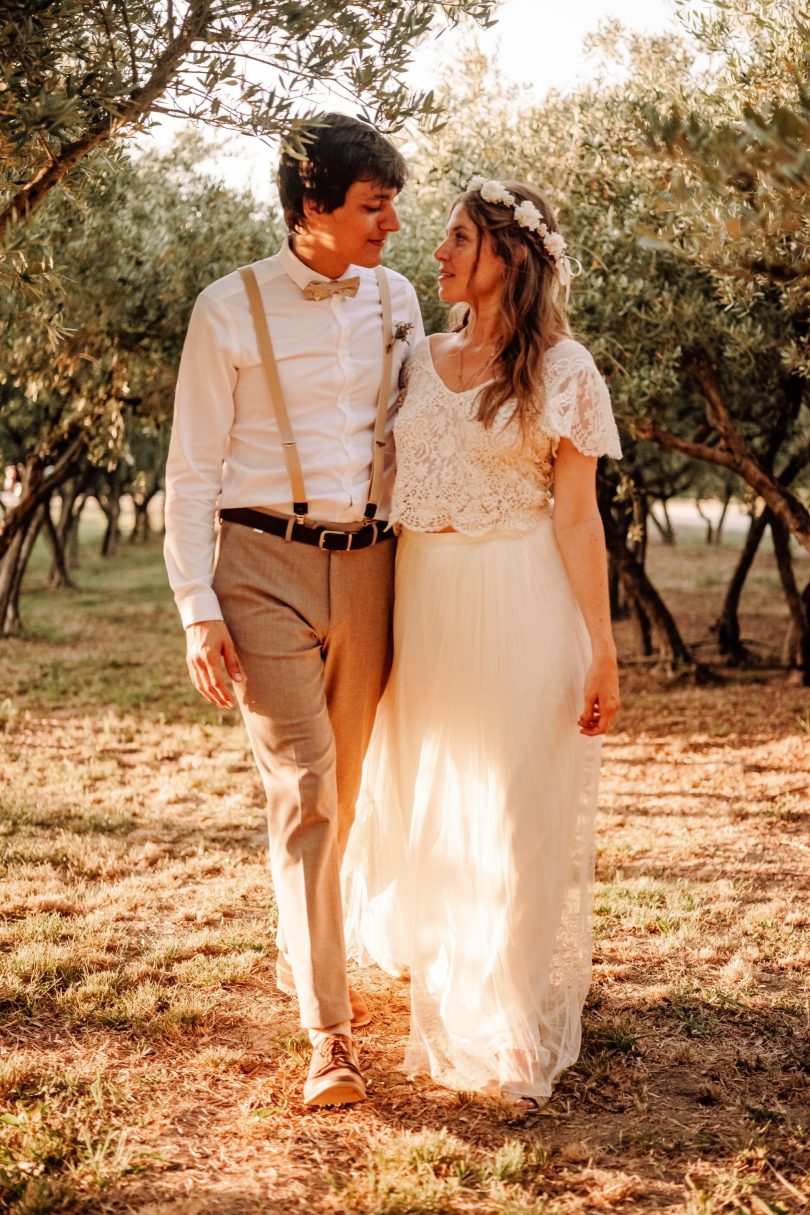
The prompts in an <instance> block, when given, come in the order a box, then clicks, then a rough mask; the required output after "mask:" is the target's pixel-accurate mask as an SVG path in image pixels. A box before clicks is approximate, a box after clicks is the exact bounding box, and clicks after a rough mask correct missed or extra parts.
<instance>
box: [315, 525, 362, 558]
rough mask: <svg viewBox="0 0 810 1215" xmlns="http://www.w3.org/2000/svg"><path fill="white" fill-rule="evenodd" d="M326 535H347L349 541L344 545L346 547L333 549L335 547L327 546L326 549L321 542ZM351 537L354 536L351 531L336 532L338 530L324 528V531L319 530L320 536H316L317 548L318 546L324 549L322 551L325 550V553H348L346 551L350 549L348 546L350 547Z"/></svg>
mask: <svg viewBox="0 0 810 1215" xmlns="http://www.w3.org/2000/svg"><path fill="white" fill-rule="evenodd" d="M326 536H347V537H348V541H349V543H348V544H347V545H346V547H345V548H343V549H340V548H337V549H335V548H327V549H324V543H323V542H324V538H325V537H326ZM353 537H354V533H353V532H338V531H334V530H332V531H329V530H325V531H322V532H321V534H320V536H319V537H318V548H320V549H324V552H327V553H348V551H349V550H350V548H351V547H352V539H353Z"/></svg>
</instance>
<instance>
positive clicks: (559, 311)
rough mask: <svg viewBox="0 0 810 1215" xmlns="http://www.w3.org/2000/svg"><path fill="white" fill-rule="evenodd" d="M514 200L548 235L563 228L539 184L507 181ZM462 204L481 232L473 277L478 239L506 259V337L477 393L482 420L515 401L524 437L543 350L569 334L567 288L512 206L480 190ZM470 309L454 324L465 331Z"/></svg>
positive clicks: (538, 395)
mask: <svg viewBox="0 0 810 1215" xmlns="http://www.w3.org/2000/svg"><path fill="white" fill-rule="evenodd" d="M501 184H502V185H504V186H505V187H506V189H507V190H508V191H509V193H510V194H513V195H514V197H515V202H516V204H519V203H522V202H526V201H528V202H531V203H533V204H534V205H535V207H537V209H538V211H539V212H540V215H541V216H542V219H543V222H544V223H545V225H546V227H547V228H548V230H549V231H550V232H559V228H558V226H557V220H556V217H555V215H554V211H553V210H552V208H551V204H550V203H549V202H548V199H546V198H545V196H544V195H543V194H541V193H540V191H539V190H537V189H536V188H535V187H534V186H530V185H528V184H527V183H526V182H523V181H503V182H501ZM459 203H460V204H461V205H462V206H463V207H464V210H465V211H466V212H467V214H468V215H469V217H470V219H471V221H472V223H473V224H474V226H475V227H476V228H477V230H478V247H477V250H476V255H475V261H474V263H473V269H472V274H471V277H473V276H474V275H475V272H476V270H477V269H478V262H479V258H480V256H481V244H482V242H483V241H485V240H488V241H489V242H490V246H491V249H492V252H493V253H494V254H495V255H496V257H498V258H500V260H501V261H502V262H503V264H504V286H503V297H502V311H503V320H504V330H505V335H506V341H505V343H504V346H503V347H502V349H501V354H500V358H499V359H498V362H497V364H496V367H495V374H494V376H493V378H492V380H491V381H490V383H489V384H486V385H484V387H483V388H482V389H481V392H480V395H479V398H478V414H477V419H478V421H479V422H483V424H484V426H485V427H490V426H491V425H492V423H493V422H494V420H495V417H496V415H497V413H498V410H499V409H500V408H501V406H502V405H505V404H506V402H507V401H510V400H512V399H513V398H514V401H515V408H514V410H513V411H512V413H511V415H510V417H509V421H514V420H516V421H517V422H518V424H519V426H520V430H521V434H523V435H525V434H526V433H527V431H528V428H529V425H530V423H531V421H532V419H534V418H536V417H537V415H538V413H540V411H541V410H542V406H543V367H544V362H545V355H546V351H547V350H548V349H549V347H550V346H553V345H554V343H555V342H558V341H560V340H561V339H562V338H565V337H570V336H571V331H570V329H569V327H568V319H567V316H566V310H565V292H564V291H563V288H562V286H561V284H560V280H559V278H558V277H557V273H556V268H555V263H554V260H553V258H552V257H550V255H549V254H548V253H547V252H546V250H545V249H544V247H543V244H542V241H541V239H540V236H539V235H538V234H537V233H536V232H532V231H530V230H529V229H528V228H522V227H521V226H520V225H519V224H518V222H517V220H516V219H515V212H514V208H513V207H512V206H504V205H503V204H501V203H490V202H487V201H486V199H484V198H483V197H482V195H481V193H480V191H478V190H467V191H466V192H465V193H464V194H461V195H459V197H458V198H457V199H456V201H455V203H454V204H453V205H454V206H456V205H457V204H459ZM470 312H471V309H470V308H469V307H467V308H466V310H465V311H464V313H463V314H462V315H461V316H460V318H459V319H458V320H457V322H456V323H455V324H454V325H453V328H454V329H455V331H456V332H457V333H458V332H461V331H462V330H463V329H465V328H466V326H467V324H468V323H469V319H470Z"/></svg>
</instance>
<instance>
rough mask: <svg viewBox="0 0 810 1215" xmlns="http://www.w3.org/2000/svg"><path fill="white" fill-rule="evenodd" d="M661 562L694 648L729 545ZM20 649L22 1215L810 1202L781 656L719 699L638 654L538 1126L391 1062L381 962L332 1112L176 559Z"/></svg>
mask: <svg viewBox="0 0 810 1215" xmlns="http://www.w3.org/2000/svg"><path fill="white" fill-rule="evenodd" d="M698 540H699V537H697V536H696V535H686V536H685V537H683V538H682V539H681V542H680V543H679V545H678V546H676V548H675V549H666V548H663V547H662V546H655V547H654V549H653V551H652V553H651V561H650V565H651V570H652V573H653V577H654V578H655V580H656V582H657V584H658V585H659V586H660V588H661V590H662V591H663V593H664V595H665V597H666V599H667V602H668V603H669V604H670V606H671V607H672V609H673V610H674V612H675V615H676V617H677V618H678V620H679V622H680V623H681V626H682V628H683V631H684V634H685V636H686V638H687V640H688V641H690V642H692V643H700V645H701V657H703V658H705V659H706V660H707V661H710V660H711V659H712V658H713V657H714V655H713V652H712V647H711V635H710V632H709V625H710V623H711V620H712V619H713V616H714V614H715V613H716V610H717V605H718V604H719V601H720V598H721V596H722V591H723V586H724V583H725V581H726V578H727V576H728V574H729V572H730V569H731V567H732V565H733V562H734V558H735V549H734V547H733V545H729V546H728V547H723V548H720V549H712V548H707V547H706V546H704V545H703V544H702V543H699V542H698ZM43 562H44V556H43V555H42V554H40V555H39V557H38V564H35V566H34V568H33V569H32V572H31V578H30V591H29V593H28V594H27V595H26V597H25V602H24V604H23V608H24V612H25V618H26V623H27V628H28V635H27V636H26V637H24V638H19V639H13V640H11V641H8V642H4V643H2V646H0V850H1V852H2V867H3V881H2V887H0V1212H15V1213H17V1215H46V1213H47V1215H51V1213H60V1212H65V1213H67V1212H78V1211H94V1212H121V1213H123V1212H139V1213H140V1215H198V1213H199V1215H208V1213H209V1212H211V1213H215V1212H216V1213H222V1215H242V1213H245V1215H248V1213H254V1212H255V1213H258V1212H263V1213H264V1212H267V1213H275V1212H279V1213H282V1212H283V1213H285V1215H293V1213H298V1212H300V1213H301V1215H322V1213H323V1215H326V1213H331V1212H338V1213H345V1215H360V1213H363V1215H372V1213H376V1215H427V1213H437V1215H442V1213H444V1212H448V1213H450V1212H470V1213H475V1215H479V1213H480V1215H529V1213H532V1215H540V1213H545V1215H573V1213H574V1212H577V1213H579V1212H599V1211H610V1212H628V1213H629V1212H640V1213H641V1212H644V1213H647V1212H668V1213H669V1212H672V1213H675V1212H683V1213H687V1215H715V1213H717V1215H719V1213H721V1212H729V1213H732V1212H733V1213H738V1215H762V1213H765V1215H767V1213H768V1212H771V1213H774V1215H778V1213H781V1212H791V1213H792V1212H800V1211H802V1210H804V1209H805V1208H806V1207H807V1206H808V1204H810V1141H809V1139H808V1132H809V1131H810V1099H809V1096H810V1090H809V1087H808V1072H809V1071H810V1035H809V1034H808V1029H809V1028H810V1001H809V1000H808V988H807V973H808V961H810V897H808V896H809V895H810V834H809V833H808V829H807V828H808V822H809V821H810V692H809V691H808V690H807V689H804V688H802V687H801V685H800V684H799V683H798V682H797V681H796V678H795V676H793V675H791V674H790V673H786V672H783V671H779V670H776V669H772V667H771V666H770V665H769V664H770V663H772V661H773V660H774V659H775V656H776V655H777V654H778V650H779V646H780V644H781V637H782V633H783V631H784V621H785V614H784V607H783V605H782V601H781V596H780V594H779V592H778V582H777V580H776V574H775V571H774V568H773V560H772V557H770V556H769V554H768V553H767V552H766V553H763V555H762V556H761V558H760V559H758V562H757V565H756V567H755V570H754V572H753V574H752V577H751V580H750V583H749V586H748V589H747V591H746V597H745V600H744V604H743V632H744V634H745V635H746V637H748V638H749V639H750V640H751V641H752V643H753V645H754V648H755V649H756V652H757V653H758V654H759V655H760V656H761V660H762V664H763V665H761V666H758V667H754V668H752V669H751V670H748V671H745V672H728V671H725V670H722V669H720V668H718V669H717V674H718V681H717V682H713V683H710V684H707V685H705V686H696V685H695V684H694V682H691V681H689V680H688V679H686V678H681V679H677V678H676V679H665V678H663V677H662V676H660V675H659V674H656V673H655V672H654V671H652V670H650V669H649V668H648V667H646V666H643V665H637V664H636V663H635V662H634V661H633V660H632V653H631V648H632V630H631V627H630V625H629V624H627V623H624V622H622V623H620V624H619V626H618V628H617V633H618V636H619V641H620V646H621V649H622V652H623V656H624V658H625V660H626V665H625V666H624V669H623V699H624V706H625V707H624V709H623V712H622V714H621V717H620V719H619V723H618V726H617V729H616V731H615V733H614V734H613V735H612V736H611V737H610V738H609V739H608V741H607V743H606V745H605V751H604V769H603V781H602V793H601V799H600V807H601V812H600V820H599V844H598V854H597V882H596V888H595V914H594V979H593V986H592V989H591V994H590V997H589V1000H588V1004H587V1007H586V1010H585V1016H584V1038H583V1050H582V1054H581V1057H580V1059H579V1061H578V1063H577V1064H576V1066H575V1067H573V1068H571V1069H570V1070H569V1071H568V1072H566V1073H565V1075H564V1076H563V1077H562V1079H561V1081H560V1083H559V1085H558V1087H557V1089H556V1091H555V1093H554V1095H553V1097H552V1099H551V1101H550V1102H549V1103H548V1105H546V1106H545V1107H544V1108H542V1109H541V1110H539V1111H537V1112H536V1113H532V1114H529V1115H521V1116H518V1117H515V1115H514V1111H513V1110H511V1109H510V1108H509V1107H507V1106H504V1105H501V1104H499V1103H498V1102H495V1101H493V1100H491V1099H486V1098H483V1097H480V1096H476V1095H472V1094H470V1095H468V1094H462V1095H456V1094H452V1093H448V1092H446V1091H443V1090H441V1089H439V1088H438V1087H436V1086H434V1085H432V1084H430V1083H429V1082H427V1081H425V1080H409V1079H408V1078H407V1077H406V1076H405V1075H403V1074H402V1072H401V1071H400V1070H399V1063H400V1061H401V1058H402V1052H403V1043H404V1039H405V1037H406V1035H407V1026H408V990H407V985H406V984H405V983H403V982H396V981H393V980H391V979H389V978H387V977H386V976H384V975H381V974H380V973H378V972H376V971H375V970H373V969H369V970H366V971H363V972H360V973H357V974H356V975H355V976H354V977H355V980H356V985H357V986H358V987H360V988H361V989H362V990H363V991H364V992H365V993H366V994H367V997H368V1000H369V1003H370V1005H371V1009H372V1012H373V1014H374V1021H373V1023H372V1025H371V1026H369V1027H368V1028H367V1029H365V1030H362V1031H360V1033H359V1035H358V1038H359V1042H360V1046H361V1053H362V1060H363V1064H364V1068H365V1071H366V1074H367V1076H368V1078H369V1081H370V1094H371V1100H370V1101H368V1102H367V1103H366V1104H364V1105H363V1106H360V1107H355V1108H353V1109H351V1110H348V1111H315V1112H312V1111H308V1110H306V1109H305V1107H304V1106H303V1105H302V1104H301V1101H300V1088H301V1083H302V1080H303V1076H304V1073H305V1069H306V1062H307V1055H308V1051H307V1046H306V1040H305V1038H304V1037H303V1036H302V1034H301V1032H300V1030H299V1028H298V1024H297V1018H296V1010H295V1006H294V1003H293V1001H292V1000H290V999H289V998H287V997H285V996H283V995H281V994H280V993H278V992H277V991H276V989H275V987H274V984H273V965H274V947H273V928H274V908H273V903H272V894H271V890H270V885H269V879H268V874H267V866H266V855H265V840H264V824H263V808H262V796H261V791H260V788H259V785H258V781H257V778H256V776H255V773H254V770H253V767H252V763H251V760H250V756H249V753H248V750H247V746H246V741H245V737H244V734H243V731H242V727H241V725H240V723H239V722H238V720H237V719H236V718H235V716H234V715H233V714H229V713H220V712H218V711H216V710H214V709H213V708H211V707H207V706H205V705H204V704H203V703H202V702H201V701H198V700H196V699H195V696H194V694H193V692H192V691H191V690H190V689H188V688H187V686H186V675H185V667H184V662H183V654H182V636H181V634H180V629H179V625H178V624H177V621H176V618H175V614H174V608H173V606H172V604H171V602H170V599H169V596H168V593H167V591H166V589H165V586H164V575H163V570H162V566H161V561H160V554H159V551H158V549H157V548H147V549H141V548H136V549H130V548H126V550H125V551H124V550H122V551H121V552H120V553H119V555H118V556H117V557H115V558H113V559H112V560H110V561H106V562H102V561H100V560H98V559H96V558H95V557H93V556H91V555H90V554H89V553H88V555H87V556H86V557H85V560H84V564H83V568H82V570H81V571H80V574H79V580H80V583H81V589H80V590H79V591H77V592H73V593H62V594H59V595H56V594H53V593H44V592H43V591H42V590H41V589H40V587H41V583H42V580H43V573H44V565H43Z"/></svg>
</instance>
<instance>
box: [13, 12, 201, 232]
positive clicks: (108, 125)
mask: <svg viewBox="0 0 810 1215" xmlns="http://www.w3.org/2000/svg"><path fill="white" fill-rule="evenodd" d="M209 12H210V0H192V3H191V4H190V6H189V10H188V12H187V14H186V18H185V20H184V22H183V25H182V27H181V29H180V31H179V33H178V34H177V36H176V37H175V38H173V39H172V40H171V41H170V42H169V43H168V45H167V46H166V47H165V48H164V50H163V51H162V52H161V54H160V55H159V56H158V58H157V61H156V63H155V70H154V71H153V73H152V75H151V76H150V77H149V80H148V81H147V82H146V84H144V85H143V86H142V87H141V88H136V89H133V91H132V93H130V95H129V98H128V99H127V100H126V101H125V102H124V103H123V104H122V105H121V106H120V108H119V109H118V110H117V112H116V113H115V114H113V113H110V112H109V111H107V112H106V113H105V114H104V116H103V117H102V118H100V119H98V120H97V121H96V122H94V123H93V124H92V125H91V126H89V127H88V129H87V130H86V131H85V132H84V134H83V135H81V136H79V138H78V139H74V140H73V142H72V143H69V144H66V145H65V146H64V147H63V148H62V149H61V151H60V152H59V153H58V155H57V156H55V157H54V159H53V161H52V162H51V163H50V164H48V165H45V166H44V167H43V168H42V169H41V170H40V172H39V173H37V174H36V175H35V176H34V177H33V178H32V179H31V181H29V182H27V183H26V185H24V186H23V187H22V188H21V189H20V190H18V191H17V193H16V194H15V195H14V197H13V198H12V199H11V201H10V202H9V203H8V204H7V205H6V206H5V207H4V208H3V210H2V211H0V240H2V238H3V237H4V235H5V233H6V230H7V229H8V228H9V227H10V226H11V225H13V224H16V223H19V222H20V220H23V219H25V218H27V217H28V216H29V215H30V214H31V212H32V211H34V210H35V209H36V207H38V206H39V205H40V203H42V202H43V201H44V199H45V198H46V197H47V195H48V192H49V191H50V190H52V189H53V187H54V186H56V185H58V184H59V182H60V181H62V179H63V178H64V177H65V176H66V175H67V174H68V173H69V172H70V171H71V169H73V168H74V167H75V165H77V164H78V163H79V161H80V160H83V159H84V157H85V156H87V155H89V153H90V152H93V151H94V150H95V149H96V148H97V147H100V146H101V145H102V144H104V143H106V142H107V141H108V140H109V139H111V138H112V137H113V136H114V135H115V134H116V133H117V132H118V131H119V130H120V129H121V128H122V127H125V126H128V125H129V124H131V123H133V122H136V121H137V120H138V119H139V118H141V117H142V116H143V115H144V114H146V113H148V112H149V110H150V108H151V106H152V105H153V103H154V101H155V100H156V99H157V98H158V97H160V95H161V94H162V93H164V92H165V91H166V89H167V88H168V87H169V85H170V83H171V81H172V78H173V77H174V75H175V74H176V71H177V68H178V66H179V64H180V63H181V62H182V61H183V59H184V57H185V56H186V55H187V54H188V52H189V50H190V49H191V47H192V45H193V44H194V42H196V41H197V39H198V38H199V37H200V35H201V34H202V32H203V31H204V29H205V27H206V24H207V22H208V19H209Z"/></svg>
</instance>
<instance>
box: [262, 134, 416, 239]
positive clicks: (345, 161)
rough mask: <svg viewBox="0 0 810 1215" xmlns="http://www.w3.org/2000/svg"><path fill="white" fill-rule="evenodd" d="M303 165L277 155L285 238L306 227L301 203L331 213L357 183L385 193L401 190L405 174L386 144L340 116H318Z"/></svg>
mask: <svg viewBox="0 0 810 1215" xmlns="http://www.w3.org/2000/svg"><path fill="white" fill-rule="evenodd" d="M305 139H306V143H305V145H304V149H305V153H306V159H305V160H299V159H298V158H297V157H295V156H291V155H290V153H289V152H282V154H281V160H280V161H279V166H278V192H279V194H280V196H281V206H282V208H283V210H284V220H285V222H286V224H287V228H288V230H289V231H290V232H299V231H301V229H302V228H304V227H305V225H306V219H305V216H304V201H305V199H310V200H311V201H312V202H314V203H315V205H316V207H318V209H319V210H321V211H336V210H337V208H338V207H342V206H343V203H344V202H345V200H346V193H347V191H348V189H349V187H350V186H352V185H354V183H355V182H356V181H373V182H375V183H379V184H380V185H381V186H383V187H384V188H385V189H388V190H401V189H402V187H403V186H404V184H405V179H406V177H407V175H408V170H407V167H406V165H405V161H404V160H403V158H402V156H401V155H400V153H399V152H398V151H397V149H396V148H395V147H394V145H393V144H392V143H391V141H390V140H389V139H386V137H385V136H384V135H381V134H380V132H379V131H377V130H375V128H374V127H373V126H371V125H370V124H369V123H367V122H363V121H362V120H361V119H359V118H349V117H347V116H346V115H345V114H322V115H321V116H320V117H319V118H318V121H317V125H314V126H312V127H309V128H308V129H306V131H305Z"/></svg>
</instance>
